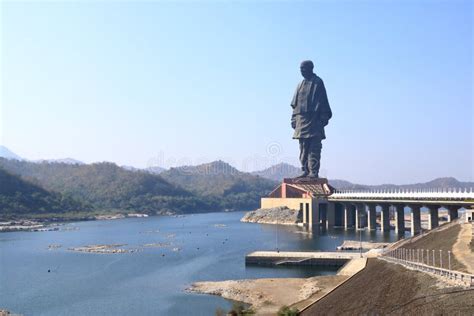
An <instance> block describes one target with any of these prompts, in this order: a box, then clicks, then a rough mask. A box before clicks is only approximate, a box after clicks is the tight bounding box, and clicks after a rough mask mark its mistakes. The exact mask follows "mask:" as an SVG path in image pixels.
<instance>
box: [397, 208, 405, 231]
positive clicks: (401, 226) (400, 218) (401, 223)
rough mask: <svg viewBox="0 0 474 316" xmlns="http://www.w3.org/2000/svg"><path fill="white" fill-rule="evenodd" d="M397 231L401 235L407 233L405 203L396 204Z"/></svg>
mask: <svg viewBox="0 0 474 316" xmlns="http://www.w3.org/2000/svg"><path fill="white" fill-rule="evenodd" d="M396 208H397V210H396V211H395V232H396V233H397V234H399V235H403V234H405V210H404V209H405V205H396Z"/></svg>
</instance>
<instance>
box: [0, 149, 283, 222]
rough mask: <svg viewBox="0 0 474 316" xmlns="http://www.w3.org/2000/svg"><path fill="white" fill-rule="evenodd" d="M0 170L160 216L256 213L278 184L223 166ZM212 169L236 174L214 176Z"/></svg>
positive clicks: (45, 165)
mask: <svg viewBox="0 0 474 316" xmlns="http://www.w3.org/2000/svg"><path fill="white" fill-rule="evenodd" d="M0 167H2V168H4V169H6V170H8V171H9V172H10V173H12V174H15V175H19V176H20V177H21V178H22V179H23V180H26V181H29V182H31V183H34V184H35V185H36V186H37V187H38V188H39V187H41V188H44V189H45V190H48V191H51V192H57V193H56V194H59V196H67V197H69V198H72V199H74V200H75V201H77V202H80V203H82V204H84V205H90V206H91V208H92V209H93V210H100V211H103V210H110V211H133V212H144V213H148V214H161V213H190V212H206V211H220V210H225V209H230V210H241V209H252V208H256V207H258V205H259V200H260V197H261V196H262V195H265V194H266V193H268V192H269V191H270V190H271V189H272V188H273V185H274V183H273V182H272V181H269V180H266V179H262V178H260V177H256V176H253V175H250V174H246V173H242V172H239V171H237V170H235V169H233V168H232V167H230V166H229V165H227V166H221V165H220V163H217V164H215V163H211V164H207V165H202V166H198V167H194V168H196V169H193V170H194V172H192V171H191V172H189V170H187V171H186V172H182V171H183V170H180V171H178V170H177V169H172V170H171V171H168V172H167V174H165V175H163V176H161V175H155V174H150V173H149V172H145V171H141V170H127V169H125V168H122V167H119V166H117V165H115V164H113V163H108V162H104V163H94V164H90V165H86V164H83V165H80V164H66V163H55V162H40V163H34V162H28V161H24V160H23V161H19V160H7V159H3V158H0ZM209 167H226V168H227V167H228V168H232V170H233V171H232V172H230V173H226V172H224V173H223V172H220V171H219V172H214V171H212V170H210V169H206V168H209ZM9 198H12V197H9Z"/></svg>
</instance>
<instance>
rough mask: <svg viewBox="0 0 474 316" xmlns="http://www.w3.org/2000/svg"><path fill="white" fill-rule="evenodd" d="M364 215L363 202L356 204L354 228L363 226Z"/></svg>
mask: <svg viewBox="0 0 474 316" xmlns="http://www.w3.org/2000/svg"><path fill="white" fill-rule="evenodd" d="M365 216H366V214H365V204H356V214H355V220H356V224H355V227H356V229H363V228H364V227H365Z"/></svg>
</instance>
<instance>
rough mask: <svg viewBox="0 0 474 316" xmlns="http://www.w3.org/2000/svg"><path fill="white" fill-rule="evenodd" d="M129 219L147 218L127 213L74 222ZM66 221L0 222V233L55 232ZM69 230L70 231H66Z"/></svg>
mask: <svg viewBox="0 0 474 316" xmlns="http://www.w3.org/2000/svg"><path fill="white" fill-rule="evenodd" d="M130 217H138V218H144V217H148V214H140V213H128V214H105V215H93V216H87V217H83V218H77V219H75V220H74V221H100V220H113V219H123V218H130ZM68 222H70V221H67V220H63V221H61V220H58V219H56V218H51V219H48V220H41V221H40V220H29V219H18V220H8V221H0V233H2V232H5V233H6V232H16V231H32V232H43V231H57V230H60V228H59V226H61V225H63V224H64V223H68ZM67 230H70V229H67Z"/></svg>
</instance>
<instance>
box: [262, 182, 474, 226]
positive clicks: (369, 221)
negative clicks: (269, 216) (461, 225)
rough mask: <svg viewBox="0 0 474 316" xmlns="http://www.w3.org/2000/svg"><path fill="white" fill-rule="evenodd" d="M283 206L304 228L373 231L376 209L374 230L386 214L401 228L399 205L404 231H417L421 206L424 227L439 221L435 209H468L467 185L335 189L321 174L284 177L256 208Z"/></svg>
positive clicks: (472, 198) (452, 213)
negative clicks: (299, 214) (295, 211)
mask: <svg viewBox="0 0 474 316" xmlns="http://www.w3.org/2000/svg"><path fill="white" fill-rule="evenodd" d="M275 206H287V207H289V208H291V209H299V210H300V211H301V212H302V213H303V225H305V226H308V227H310V228H316V229H319V227H320V226H321V227H323V228H330V227H334V226H340V227H344V228H346V229H365V228H366V227H367V228H368V229H369V230H375V229H376V226H377V217H378V216H377V214H380V215H379V217H380V229H381V230H382V231H389V230H390V229H391V225H390V218H391V217H392V218H393V217H394V219H395V231H396V232H397V233H399V234H404V233H405V208H409V209H410V230H411V233H412V234H413V235H416V234H418V233H420V232H421V208H426V209H427V210H428V211H429V217H428V229H433V228H436V227H437V226H438V225H439V209H440V208H445V209H447V211H448V221H449V222H450V221H452V220H454V219H456V218H458V216H459V209H461V208H466V209H471V208H474V191H473V189H472V188H471V189H469V190H467V189H423V190H421V189H410V190H408V189H391V190H337V189H334V188H332V187H331V186H330V185H329V184H328V182H327V180H326V179H313V180H305V179H301V180H300V179H284V180H283V183H282V184H280V185H279V186H278V187H277V188H275V190H273V191H272V192H271V193H270V194H269V196H268V197H266V198H262V201H261V207H262V208H271V207H275Z"/></svg>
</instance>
